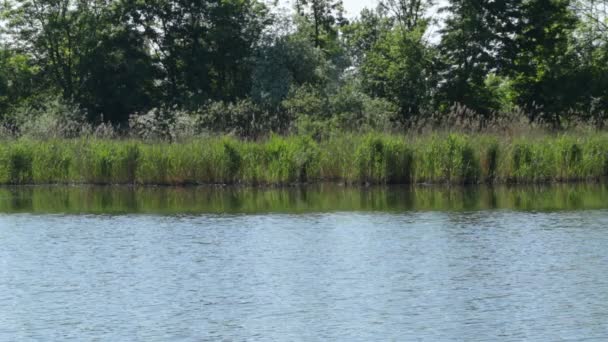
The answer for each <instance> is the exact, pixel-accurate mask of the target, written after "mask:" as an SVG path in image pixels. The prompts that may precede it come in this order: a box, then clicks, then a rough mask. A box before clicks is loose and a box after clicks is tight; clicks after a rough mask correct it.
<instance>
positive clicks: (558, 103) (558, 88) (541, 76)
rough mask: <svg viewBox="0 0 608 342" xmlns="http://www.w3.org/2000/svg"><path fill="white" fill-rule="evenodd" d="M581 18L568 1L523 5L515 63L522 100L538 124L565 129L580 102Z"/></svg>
mask: <svg viewBox="0 0 608 342" xmlns="http://www.w3.org/2000/svg"><path fill="white" fill-rule="evenodd" d="M576 25H577V17H576V16H575V15H574V13H573V12H572V10H571V8H570V1H569V0H528V1H525V2H523V3H522V5H521V9H520V19H519V20H518V26H517V31H516V34H515V37H514V43H515V47H516V51H517V53H516V54H515V58H514V61H513V65H512V70H513V76H512V77H513V87H514V89H515V91H516V92H517V94H518V95H517V102H518V105H520V106H521V107H522V108H524V109H525V110H526V111H527V112H528V113H529V115H530V119H531V120H538V121H543V122H547V123H550V124H552V125H553V126H554V127H556V128H557V127H560V126H561V124H562V119H563V115H564V114H565V113H566V112H567V111H568V110H569V109H575V107H576V103H577V101H578V100H580V94H581V90H582V89H583V88H582V87H581V84H580V82H579V81H580V79H579V76H580V73H579V72H580V68H579V59H578V57H577V55H576V53H575V51H574V50H573V49H572V47H573V44H572V43H573V32H574V29H575V28H576Z"/></svg>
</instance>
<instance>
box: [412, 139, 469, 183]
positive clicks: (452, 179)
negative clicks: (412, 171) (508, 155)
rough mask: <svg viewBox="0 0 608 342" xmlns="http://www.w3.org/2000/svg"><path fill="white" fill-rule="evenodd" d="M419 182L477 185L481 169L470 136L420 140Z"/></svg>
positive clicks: (417, 169) (417, 155) (417, 176)
mask: <svg viewBox="0 0 608 342" xmlns="http://www.w3.org/2000/svg"><path fill="white" fill-rule="evenodd" d="M416 162H417V163H416V181H418V182H429V183H446V182H447V183H461V184H468V183H476V182H478V181H479V180H480V175H481V166H480V163H479V156H478V155H477V154H476V152H475V150H474V149H473V146H472V144H471V142H470V139H469V137H467V136H465V135H458V134H449V135H448V136H446V137H441V136H436V135H434V136H432V137H431V138H430V139H428V140H426V139H423V140H421V141H418V148H417V150H416Z"/></svg>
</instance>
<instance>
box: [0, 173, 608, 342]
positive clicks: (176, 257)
mask: <svg viewBox="0 0 608 342" xmlns="http://www.w3.org/2000/svg"><path fill="white" fill-rule="evenodd" d="M0 246H1V247H0V308H2V309H0V341H29V340H34V341H58V340H61V341H65V340H74V341H91V340H102V341H201V340H211V341H217V340H225V341H371V340H381V341H409V340H423V341H521V340H529V341H558V340H592V341H593V340H597V341H605V340H607V339H608V187H606V186H604V185H596V184H589V185H576V186H575V185H558V186H543V187H494V188H493V187H469V188H460V187H453V188H450V187H372V188H356V187H340V186H335V185H319V186H309V187H297V188H281V189H272V188H266V189H263V188H236V187H234V188H232V187H227V188H219V187H218V188H214V187H200V188H168V187H167V188H130V187H84V186H83V187H76V186H73V187H70V186H66V187H63V186H55V187H3V188H0Z"/></svg>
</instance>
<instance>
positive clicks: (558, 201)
mask: <svg viewBox="0 0 608 342" xmlns="http://www.w3.org/2000/svg"><path fill="white" fill-rule="evenodd" d="M604 208H608V187H607V186H606V185H599V184H579V185H554V186H526V187H507V186H501V187H486V186H479V187H439V186H436V187H404V186H401V187H372V188H360V187H343V186H338V185H329V184H324V185H316V186H307V187H296V188H239V187H228V188H219V187H218V188H215V187H191V188H171V187H163V188H151V187H125V186H115V187H94V186H48V187H41V186H37V187H2V188H0V212H3V213H14V212H29V213H112V214H120V213H160V214H191V213H268V212H285V213H302V212H335V211H388V212H391V211H392V212H400V211H478V210H489V209H511V210H518V211H553V210H577V209H604Z"/></svg>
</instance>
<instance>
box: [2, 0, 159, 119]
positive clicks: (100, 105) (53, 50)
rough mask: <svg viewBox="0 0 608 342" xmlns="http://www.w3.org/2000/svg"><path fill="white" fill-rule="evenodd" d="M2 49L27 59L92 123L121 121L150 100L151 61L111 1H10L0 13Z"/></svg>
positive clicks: (137, 35)
mask: <svg viewBox="0 0 608 342" xmlns="http://www.w3.org/2000/svg"><path fill="white" fill-rule="evenodd" d="M2 13H3V17H4V18H6V19H7V30H6V32H5V33H6V35H7V36H8V39H7V42H8V43H7V44H9V45H10V46H11V49H13V50H14V51H17V52H18V53H21V54H24V55H26V56H28V58H31V59H32V60H33V61H34V63H35V64H36V65H37V66H38V67H39V68H40V74H41V76H42V77H43V78H44V80H45V82H43V84H42V86H45V85H49V86H50V87H51V88H54V89H56V90H57V91H58V92H59V93H60V94H61V95H62V96H63V98H64V99H65V100H66V101H74V102H76V103H77V104H79V105H80V106H81V107H83V108H85V109H87V110H88V111H89V114H90V116H91V119H92V120H99V119H100V118H101V117H105V118H107V119H111V120H112V121H116V122H120V121H126V119H127V117H128V114H130V112H131V111H134V110H139V109H141V108H142V106H145V105H146V104H147V103H148V102H149V101H150V99H151V96H149V94H148V88H149V87H150V86H151V84H152V82H153V78H152V77H153V73H152V69H153V67H152V65H151V60H150V59H149V58H148V55H147V51H146V47H145V45H144V40H143V38H142V36H141V35H140V33H139V31H138V30H137V29H136V28H135V27H134V26H133V25H131V24H129V22H128V21H125V20H122V19H123V17H122V15H121V12H120V6H119V4H118V2H115V1H111V0H94V1H86V0H15V1H11V2H6V3H5V5H4V7H3V9H2Z"/></svg>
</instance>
